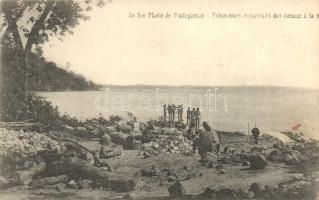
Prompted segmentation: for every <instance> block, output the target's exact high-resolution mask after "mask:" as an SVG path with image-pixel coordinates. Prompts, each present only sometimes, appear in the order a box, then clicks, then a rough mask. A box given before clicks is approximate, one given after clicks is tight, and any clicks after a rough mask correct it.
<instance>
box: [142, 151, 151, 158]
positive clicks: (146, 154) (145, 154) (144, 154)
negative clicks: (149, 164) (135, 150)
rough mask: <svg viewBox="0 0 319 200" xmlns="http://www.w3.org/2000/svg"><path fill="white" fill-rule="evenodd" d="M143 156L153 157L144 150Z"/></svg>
mask: <svg viewBox="0 0 319 200" xmlns="http://www.w3.org/2000/svg"><path fill="white" fill-rule="evenodd" d="M143 157H144V158H149V157H151V154H149V153H147V152H143Z"/></svg>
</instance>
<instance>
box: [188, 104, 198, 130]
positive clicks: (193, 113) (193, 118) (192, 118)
mask: <svg viewBox="0 0 319 200" xmlns="http://www.w3.org/2000/svg"><path fill="white" fill-rule="evenodd" d="M195 114H196V110H195V108H193V110H192V111H191V122H190V123H194V124H195V129H196V127H197V124H196V118H195Z"/></svg>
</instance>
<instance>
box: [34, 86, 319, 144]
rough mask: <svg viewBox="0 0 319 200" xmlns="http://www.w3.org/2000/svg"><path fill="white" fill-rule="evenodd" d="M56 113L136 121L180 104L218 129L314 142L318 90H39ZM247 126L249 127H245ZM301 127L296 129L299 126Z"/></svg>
mask: <svg viewBox="0 0 319 200" xmlns="http://www.w3.org/2000/svg"><path fill="white" fill-rule="evenodd" d="M38 95H39V96H42V97H44V98H46V99H47V100H49V101H51V102H52V103H53V104H54V105H57V106H58V107H59V109H60V112H61V113H67V114H70V115H71V116H75V117H77V118H79V119H83V120H84V119H87V118H92V117H98V116H99V115H102V116H105V117H108V116H110V115H119V116H123V117H125V116H126V113H125V112H126V111H130V112H132V113H133V114H134V115H135V116H136V117H137V120H138V121H146V120H149V119H150V118H158V117H160V116H162V115H163V111H162V107H161V106H162V105H163V104H173V103H174V104H175V105H179V104H183V107H184V113H183V118H184V120H186V109H187V107H188V106H191V107H194V108H197V107H199V108H200V109H201V118H202V120H205V121H208V122H209V123H210V124H212V125H213V126H214V127H215V128H216V129H218V130H225V131H241V132H244V133H247V132H248V127H249V128H250V129H251V128H252V127H254V126H255V124H256V125H257V127H259V128H260V130H261V131H262V132H268V131H290V130H292V128H293V127H296V126H297V127H299V128H298V131H300V132H303V133H304V134H306V135H307V136H310V137H314V138H318V135H317V134H316V133H317V132H318V130H319V123H318V119H319V90H314V89H293V88H281V87H278V88H277V87H216V88H215V87H211V88H199V89H187V88H183V89H176V88H169V89H162V88H146V89H143V88H139V89H131V88H130V89H106V90H105V91H81V92H78V91H67V92H39V93H38ZM248 123H249V124H248ZM299 125H300V126H299Z"/></svg>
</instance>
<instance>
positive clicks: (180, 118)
mask: <svg viewBox="0 0 319 200" xmlns="http://www.w3.org/2000/svg"><path fill="white" fill-rule="evenodd" d="M179 121H183V105H182V104H181V105H180V116H179Z"/></svg>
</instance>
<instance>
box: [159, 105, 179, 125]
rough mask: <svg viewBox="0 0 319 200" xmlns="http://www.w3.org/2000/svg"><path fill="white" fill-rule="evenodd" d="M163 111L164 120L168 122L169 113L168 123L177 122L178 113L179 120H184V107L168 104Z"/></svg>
mask: <svg viewBox="0 0 319 200" xmlns="http://www.w3.org/2000/svg"><path fill="white" fill-rule="evenodd" d="M163 111H164V120H165V121H166V120H167V113H168V121H169V122H173V121H175V114H176V111H177V120H178V121H182V120H183V105H182V104H181V105H177V106H176V105H175V104H172V105H171V104H168V105H167V106H166V104H164V105H163Z"/></svg>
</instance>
